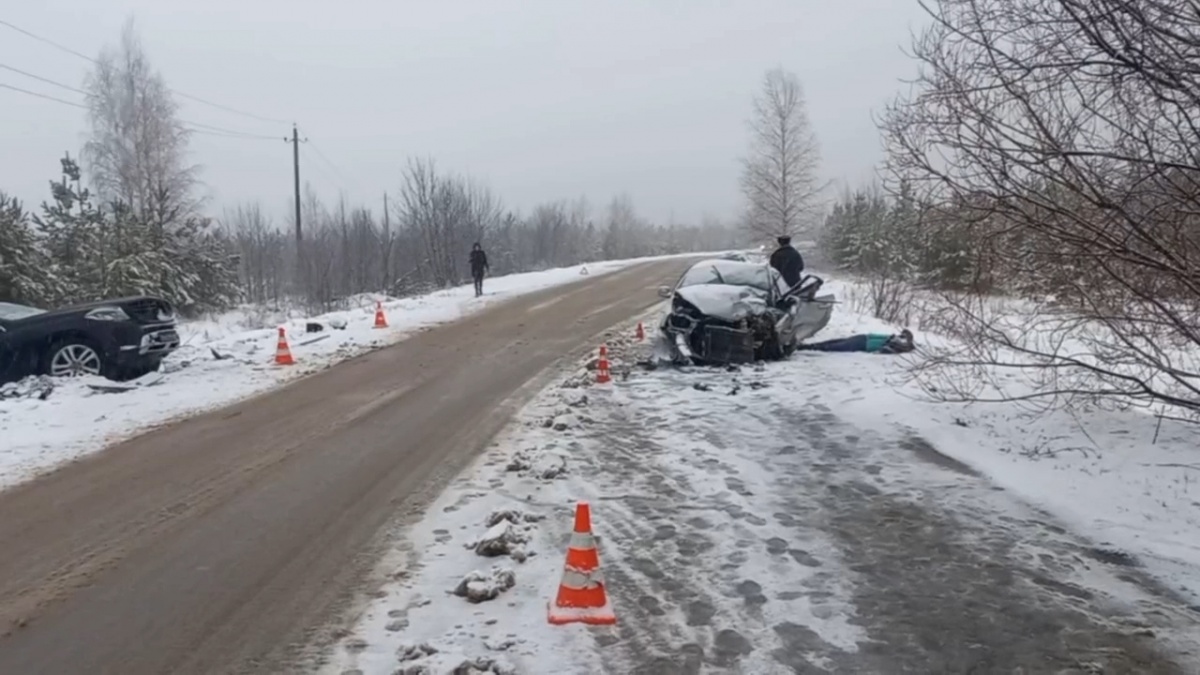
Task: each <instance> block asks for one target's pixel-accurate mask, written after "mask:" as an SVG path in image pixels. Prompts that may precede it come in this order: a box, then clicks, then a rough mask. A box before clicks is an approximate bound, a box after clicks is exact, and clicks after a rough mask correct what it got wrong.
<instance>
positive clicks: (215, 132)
mask: <svg viewBox="0 0 1200 675" xmlns="http://www.w3.org/2000/svg"><path fill="white" fill-rule="evenodd" d="M0 67H6V66H3V65H2V64H0ZM9 70H13V71H14V72H20V71H17V70H16V69H15V68H9ZM22 74H25V73H22ZM31 77H34V78H35V79H38V80H42V81H44V82H47V83H49V84H53V85H55V86H58V87H64V88H66V89H72V91H79V90H78V89H73V88H72V87H69V86H67V85H65V84H61V83H58V82H54V81H53V80H47V79H45V78H41V77H37V76H36V75H31ZM0 88H4V89H11V90H12V91H16V92H20V93H22V94H28V95H29V96H36V97H37V98H41V99H45V100H47V101H54V102H55V103H61V104H63V105H69V106H71V107H73V108H81V109H83V110H87V109H88V107H87V106H86V105H84V104H82V103H75V102H74V101H68V100H65V99H61V98H58V97H57V96H50V95H48V94H42V93H38V92H36V91H30V90H28V89H22V88H21V87H14V86H13V85H11V84H5V83H3V82H0ZM80 93H84V92H82V91H80ZM179 122H180V123H181V124H183V125H184V126H185V127H188V130H189V131H191V132H192V133H196V134H203V135H205V136H218V137H223V138H243V139H259V140H269V141H276V140H279V137H278V136H268V135H266V134H251V133H246V132H244V131H234V130H233V129H224V128H222V127H216V126H213V125H211V124H201V123H199V122H190V121H188V120H182V119H181V120H179Z"/></svg>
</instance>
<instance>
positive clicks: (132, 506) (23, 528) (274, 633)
mask: <svg viewBox="0 0 1200 675" xmlns="http://www.w3.org/2000/svg"><path fill="white" fill-rule="evenodd" d="M685 266H686V261H660V262H654V263H650V264H640V265H635V266H632V267H630V268H629V269H626V270H623V271H619V272H614V273H612V274H608V275H605V276H602V277H598V278H594V279H591V280H587V281H584V282H581V283H579V284H573V285H568V286H565V287H562V288H557V289H551V290H547V291H543V292H539V293H532V294H529V295H527V296H523V297H520V298H517V299H515V300H512V301H511V302H509V303H507V304H504V305H498V306H495V307H492V308H490V309H486V310H484V311H481V312H479V313H477V314H474V315H472V316H471V317H469V318H467V319H465V320H463V321H460V322H457V323H453V324H447V325H444V326H439V327H436V328H432V329H429V330H427V331H425V332H421V333H419V334H416V335H413V336H411V337H409V338H408V339H407V340H405V341H404V342H402V343H400V344H399V345H396V346H393V347H390V348H386V349H382V350H379V351H375V352H372V353H369V354H367V355H365V356H362V357H359V358H357V359H353V360H351V361H348V362H346V363H344V364H341V365H339V366H338V367H336V368H332V369H330V370H327V371H325V372H322V373H318V374H315V375H313V376H311V377H309V378H306V379H303V380H299V381H297V382H295V383H293V384H291V385H289V386H287V387H284V388H282V389H279V390H277V391H273V392H271V393H268V394H266V395H264V396H261V397H259V398H256V399H252V400H248V401H245V402H242V403H239V404H237V405H235V406H232V407H229V408H224V409H221V410H217V411H214V412H211V413H207V414H204V415H201V416H198V417H195V418H193V419H190V420H187V421H184V422H182V423H179V424H175V425H172V426H169V427H165V428H162V429H159V430H156V431H153V432H151V433H148V434H146V435H144V436H140V437H138V438H135V439H132V440H130V441H127V442H124V443H121V444H119V445H117V446H114V447H112V448H109V449H108V450H107V451H105V452H101V453H98V454H95V455H92V456H90V457H88V458H86V459H83V460H81V461H79V462H77V463H73V464H70V465H66V466H64V467H62V468H60V469H59V470H57V471H55V472H53V473H50V474H48V475H45V476H42V477H40V478H37V479H35V480H32V481H29V482H26V483H23V484H21V485H18V486H16V487H14V488H12V489H10V490H7V491H4V492H2V493H0V513H3V514H4V517H3V518H2V519H0V550H3V552H4V553H3V555H0V631H2V632H3V636H2V637H0V673H54V674H55V675H58V674H66V673H89V674H96V675H103V674H107V673H114V674H116V673H120V674H121V675H138V674H141V673H147V674H150V673H155V674H157V673H168V672H169V673H174V674H185V673H239V672H252V673H262V672H271V673H283V672H297V667H296V666H295V665H294V662H293V660H294V659H302V658H303V657H304V654H303V653H300V652H301V651H302V650H301V649H300V648H301V647H303V646H304V645H305V644H306V643H310V642H313V641H315V642H318V643H319V642H321V634H320V633H319V632H315V631H314V629H315V628H316V627H318V626H320V625H321V624H323V623H324V622H325V621H327V620H328V619H329V617H330V616H335V615H337V613H338V612H337V608H338V607H339V606H340V604H341V603H342V602H343V601H344V600H345V597H346V596H345V591H346V590H347V589H350V588H353V587H354V586H355V585H356V582H357V580H358V578H359V576H360V573H361V572H362V571H363V570H364V568H365V567H367V566H369V565H370V564H371V563H372V562H373V561H374V560H376V556H375V555H374V553H373V551H372V550H371V546H370V544H371V543H372V542H374V541H376V539H375V537H376V534H377V533H378V532H379V530H380V528H381V527H383V526H384V525H385V524H387V523H389V522H392V521H393V519H395V518H396V517H397V516H399V517H401V518H403V517H404V515H405V514H412V513H419V512H420V511H421V510H423V507H424V504H425V501H426V499H427V498H430V497H432V496H436V494H437V493H438V492H439V491H440V488H441V487H442V485H443V484H444V483H445V481H447V480H448V479H449V478H451V477H453V476H454V475H455V474H456V473H457V472H458V470H459V469H461V468H462V467H463V466H464V465H465V464H466V463H468V462H470V461H471V459H472V458H473V457H474V456H475V455H476V454H477V453H478V452H479V451H480V450H481V449H482V448H483V447H484V446H485V444H486V442H487V440H488V439H489V438H491V437H492V435H493V434H495V433H496V432H497V431H498V430H499V429H500V428H501V427H502V426H503V425H504V423H505V421H506V420H507V419H508V417H509V415H510V414H511V413H512V411H513V410H514V409H515V408H516V407H517V406H518V404H519V403H520V402H521V401H522V400H524V399H525V398H527V397H528V396H530V395H532V393H534V392H535V391H536V389H537V388H538V387H537V385H538V376H539V374H540V373H542V372H543V371H544V370H545V369H546V368H547V367H548V366H550V365H551V364H553V363H555V361H556V360H558V359H559V358H560V357H561V356H562V355H564V354H567V353H570V352H572V351H575V350H578V349H580V348H582V347H584V346H585V345H588V343H591V342H594V339H595V336H596V335H597V334H598V333H599V332H600V331H602V330H604V329H605V328H607V327H608V326H611V325H612V324H613V323H615V322H617V321H620V320H623V319H625V318H627V317H629V316H630V315H631V314H633V313H635V312H638V311H642V310H645V309H646V308H648V307H649V306H651V305H652V304H654V303H656V302H657V301H658V300H657V297H656V292H655V290H656V289H655V287H656V285H657V284H659V283H666V282H669V281H671V280H673V279H674V278H675V277H676V276H677V275H678V274H679V273H680V272H681V271H682V269H683V268H684V267H685ZM550 300H556V301H555V302H553V303H550V302H549V301H550ZM531 382H532V384H531Z"/></svg>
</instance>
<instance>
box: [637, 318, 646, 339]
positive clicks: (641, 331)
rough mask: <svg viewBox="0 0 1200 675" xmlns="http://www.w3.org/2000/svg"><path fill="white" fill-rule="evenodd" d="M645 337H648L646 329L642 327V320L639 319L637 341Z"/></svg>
mask: <svg viewBox="0 0 1200 675" xmlns="http://www.w3.org/2000/svg"><path fill="white" fill-rule="evenodd" d="M645 339H646V329H645V328H643V327H642V322H641V321H639V322H638V327H637V341H638V342H642V341H643V340H645Z"/></svg>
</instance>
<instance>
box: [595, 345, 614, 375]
mask: <svg viewBox="0 0 1200 675" xmlns="http://www.w3.org/2000/svg"><path fill="white" fill-rule="evenodd" d="M609 382H612V373H610V372H608V345H600V359H599V360H598V361H596V384H607V383H609Z"/></svg>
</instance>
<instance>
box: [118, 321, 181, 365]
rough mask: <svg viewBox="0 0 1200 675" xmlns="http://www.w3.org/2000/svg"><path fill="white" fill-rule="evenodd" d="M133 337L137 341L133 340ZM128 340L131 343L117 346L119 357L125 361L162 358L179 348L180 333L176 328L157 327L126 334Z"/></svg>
mask: <svg viewBox="0 0 1200 675" xmlns="http://www.w3.org/2000/svg"><path fill="white" fill-rule="evenodd" d="M131 338H132V339H136V340H137V341H136V342H132V340H131ZM126 340H130V343H127V344H122V345H121V346H120V347H118V348H117V352H118V353H117V359H118V360H119V361H121V362H124V363H132V362H138V361H145V360H147V359H153V358H158V359H161V358H162V357H164V356H166V355H167V354H170V353H171V352H173V351H175V350H176V349H178V348H179V333H178V332H177V331H176V330H175V329H174V328H155V329H153V330H148V331H144V332H141V333H140V335H129V336H126Z"/></svg>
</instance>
